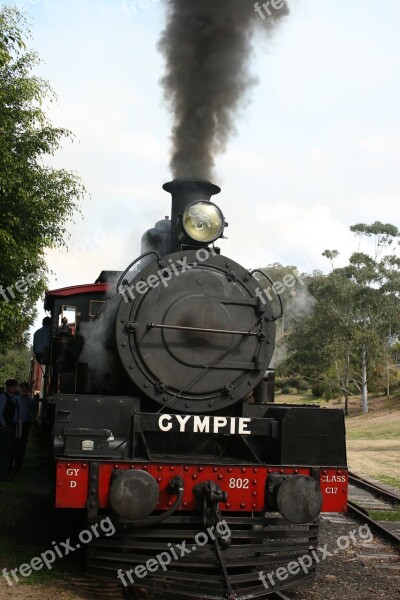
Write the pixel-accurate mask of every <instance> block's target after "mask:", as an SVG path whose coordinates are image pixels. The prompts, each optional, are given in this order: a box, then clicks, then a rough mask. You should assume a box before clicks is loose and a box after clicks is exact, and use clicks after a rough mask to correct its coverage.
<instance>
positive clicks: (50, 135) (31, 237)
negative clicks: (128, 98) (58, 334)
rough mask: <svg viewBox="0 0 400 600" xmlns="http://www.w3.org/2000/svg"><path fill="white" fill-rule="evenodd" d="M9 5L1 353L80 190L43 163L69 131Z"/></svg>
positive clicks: (2, 31)
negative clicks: (52, 116) (52, 111)
mask: <svg viewBox="0 0 400 600" xmlns="http://www.w3.org/2000/svg"><path fill="white" fill-rule="evenodd" d="M29 37H30V31H29V29H28V27H27V24H26V21H25V19H24V17H23V16H22V15H21V13H20V12H18V10H17V9H15V8H10V7H4V8H2V9H1V10H0V211H1V222H0V286H1V287H0V352H4V351H5V350H6V349H7V348H9V347H10V345H12V344H13V343H15V342H21V341H22V340H23V338H24V332H25V331H26V329H27V327H28V326H29V325H30V324H31V322H32V319H33V317H34V314H35V309H34V305H35V302H36V301H37V299H38V298H39V297H40V296H41V295H42V293H43V291H44V288H45V285H46V272H47V267H46V263H45V250H46V248H51V247H54V246H57V245H62V244H64V238H65V234H66V223H67V221H68V220H69V219H70V218H71V217H72V215H73V213H74V212H75V211H76V209H77V205H78V203H79V201H80V199H81V198H82V195H83V194H84V189H83V187H82V185H81V183H80V181H79V179H78V177H77V176H76V175H75V174H74V173H71V172H68V171H66V170H63V169H55V168H52V167H51V166H49V164H47V162H46V161H47V159H48V157H49V156H51V155H53V154H54V153H55V152H56V151H57V150H58V149H59V148H60V145H61V142H62V140H64V139H67V138H70V137H71V133H70V132H69V131H68V130H66V129H62V128H59V127H54V126H53V125H52V123H51V122H50V120H49V119H48V117H47V115H46V112H45V109H44V106H45V105H46V103H48V102H53V101H54V100H55V96H54V93H53V92H52V90H51V88H50V86H49V84H48V83H47V82H46V81H44V80H43V79H41V78H40V77H38V76H36V75H35V69H36V67H37V66H38V64H39V62H40V60H39V57H38V55H37V54H36V53H35V52H33V51H31V50H28V49H26V40H27V39H28V38H29Z"/></svg>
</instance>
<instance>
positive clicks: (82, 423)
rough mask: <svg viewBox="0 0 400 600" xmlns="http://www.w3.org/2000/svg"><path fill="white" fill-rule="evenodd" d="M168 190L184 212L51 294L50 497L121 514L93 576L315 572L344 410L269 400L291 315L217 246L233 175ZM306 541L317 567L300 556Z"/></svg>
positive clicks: (91, 560)
mask: <svg viewBox="0 0 400 600" xmlns="http://www.w3.org/2000/svg"><path fill="white" fill-rule="evenodd" d="M164 190H166V191H167V192H169V193H170V194H171V196H172V208H171V218H167V217H166V218H165V219H164V220H162V221H159V222H158V223H157V224H156V226H155V227H154V228H152V229H150V230H149V231H147V232H146V233H145V234H144V236H143V238H142V254H141V256H140V257H139V259H137V260H135V261H134V262H133V263H132V264H131V265H129V267H128V268H127V269H126V271H124V272H104V271H103V272H102V273H101V275H100V277H99V278H98V279H97V280H96V282H95V283H94V284H89V285H80V286H75V287H69V288H63V289H58V290H53V291H49V292H48V293H47V295H46V298H45V309H46V310H47V311H49V312H50V314H51V319H52V334H51V343H50V348H49V353H48V356H47V358H46V359H45V360H43V362H44V363H46V367H45V370H44V371H45V378H44V382H43V398H44V410H43V420H44V422H45V423H47V427H48V431H51V436H52V448H53V455H54V463H55V476H54V478H55V507H56V508H57V509H59V510H60V511H61V510H63V509H83V510H86V511H87V518H88V521H89V522H90V523H96V522H99V521H101V519H104V518H105V517H106V516H107V517H108V518H110V519H111V520H112V522H113V524H114V526H115V530H116V532H115V534H114V535H113V536H112V537H106V536H104V537H98V538H96V540H94V541H93V542H92V543H91V545H90V546H89V548H88V556H87V569H88V571H89V573H90V574H92V575H93V576H95V577H99V578H106V579H107V578H108V579H113V580H116V578H119V579H120V580H121V581H122V582H123V583H124V585H130V586H134V587H135V586H136V587H138V588H147V589H149V590H151V591H152V593H154V594H156V593H166V592H172V593H174V594H178V595H182V596H188V597H200V596H201V597H203V598H207V599H210V600H211V599H213V600H220V599H223V598H230V599H233V598H238V599H240V598H243V599H244V598H246V599H251V598H262V597H266V596H268V595H269V594H270V593H271V592H275V591H277V590H278V589H282V588H287V587H290V586H293V585H295V584H296V583H299V582H301V581H303V580H304V579H306V578H308V577H311V576H312V575H313V573H314V571H315V566H316V565H315V559H314V555H315V554H314V555H313V549H314V547H315V545H316V543H317V536H318V520H319V514H320V513H321V512H345V511H346V509H347V469H346V449H345V428H344V417H343V412H342V411H341V410H335V409H332V410H324V409H321V408H318V407H315V406H295V405H287V404H282V405H279V404H276V403H274V391H273V383H274V382H273V373H272V372H271V371H269V370H268V369H269V366H270V364H271V359H272V355H273V352H274V347H275V321H276V319H277V318H278V317H279V315H276V314H274V309H273V306H272V305H271V302H270V300H269V298H268V297H267V296H266V295H265V294H263V292H262V290H261V289H260V281H259V279H257V277H256V275H257V274H256V272H252V271H248V270H246V269H245V268H243V267H242V266H241V265H240V264H238V263H236V262H235V261H234V260H232V259H231V258H227V257H225V256H223V255H221V254H220V251H219V249H218V248H216V247H215V242H216V240H218V239H219V238H221V237H222V236H223V233H224V229H225V226H226V223H225V219H224V215H223V213H222V211H221V209H220V208H219V207H218V206H217V205H216V204H215V203H213V202H211V198H212V196H214V195H215V194H217V193H219V192H220V188H219V187H217V186H216V185H213V184H212V183H210V182H208V181H204V180H179V179H177V180H174V181H172V182H169V183H167V184H165V185H164ZM186 544H187V546H186ZM184 545H185V553H184V555H182V553H180V554H179V553H178V552H177V550H176V548H178V547H179V548H182V547H184ZM188 549H189V550H188ZM166 552H167V553H168V555H169V560H168V561H167V562H168V566H166V564H165V560H166V559H164V565H163V564H162V561H161V560H159V557H160V556H164V557H165V553H166ZM305 555H307V556H309V557H310V560H309V563H310V566H309V568H308V569H307V570H305V569H301V568H300V566H299V565H297V567H298V568H295V567H293V566H292V568H290V565H293V564H295V563H293V561H296V559H297V558H298V557H299V556H305ZM280 567H281V568H282V567H284V570H283V571H282V569H281V570H279V568H280ZM277 574H279V576H278V575H277Z"/></svg>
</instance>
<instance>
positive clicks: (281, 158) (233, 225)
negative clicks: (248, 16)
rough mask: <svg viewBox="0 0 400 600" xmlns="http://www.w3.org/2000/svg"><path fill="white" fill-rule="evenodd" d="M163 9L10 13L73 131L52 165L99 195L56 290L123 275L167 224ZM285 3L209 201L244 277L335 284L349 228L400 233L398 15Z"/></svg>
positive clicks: (337, 4)
mask: <svg viewBox="0 0 400 600" xmlns="http://www.w3.org/2000/svg"><path fill="white" fill-rule="evenodd" d="M166 1H167V0H158V1H157V0H13V1H11V0H8V1H6V2H4V1H3V4H9V5H14V6H15V5H16V6H18V7H19V8H20V9H23V10H24V11H25V12H26V13H27V15H28V18H29V20H30V24H31V29H32V33H33V39H32V41H31V46H32V47H33V48H35V49H36V50H37V51H38V53H39V55H40V57H41V58H42V60H43V63H42V64H41V66H40V68H38V74H40V75H41V76H42V77H44V78H45V79H47V80H48V81H49V82H50V84H51V86H52V88H53V89H54V90H55V92H56V94H57V96H58V100H57V103H56V104H51V105H50V106H49V107H48V114H49V116H50V118H51V119H52V121H53V123H54V125H57V126H62V127H66V128H68V129H70V130H72V131H73V133H74V134H75V141H74V142H73V143H69V142H66V143H64V144H63V147H62V149H60V150H59V152H58V153H57V155H56V157H55V158H54V159H53V160H52V164H53V165H54V166H56V167H60V168H66V169H70V170H74V171H76V172H77V173H78V174H79V175H80V177H81V179H82V181H83V183H84V185H85V187H86V189H87V191H88V195H87V198H86V200H85V202H84V203H83V204H82V206H81V211H82V215H81V216H80V215H76V217H75V223H67V224H66V227H67V230H68V231H69V234H70V238H69V240H68V241H67V245H68V252H67V251H63V252H61V251H58V250H51V251H49V252H48V255H47V259H48V264H49V267H50V269H51V271H52V273H51V275H50V288H58V287H63V286H68V285H74V284H78V283H89V282H91V281H94V280H95V279H96V277H97V276H98V274H99V273H100V271H102V270H107V269H109V270H124V268H125V267H126V266H127V265H128V264H129V263H130V262H131V261H132V260H133V259H134V258H135V257H136V256H138V255H139V254H140V238H141V235H142V233H143V232H144V231H145V230H146V229H148V228H150V227H152V226H153V225H154V223H155V222H156V221H157V220H159V219H162V218H163V217H164V216H165V215H168V214H169V212H170V196H169V195H168V194H166V193H165V192H164V191H163V190H162V188H161V186H162V184H163V183H164V182H166V181H169V180H170V179H171V174H170V170H169V148H170V144H169V135H170V129H171V116H170V114H169V112H168V107H167V105H166V102H165V100H164V98H163V92H162V89H161V86H160V83H159V81H160V78H161V77H162V75H163V59H162V57H161V55H160V54H159V52H158V50H157V41H158V39H159V36H160V33H161V31H162V29H163V27H164V23H165V14H164V9H165V3H166ZM216 1H217V0H216ZM288 4H289V7H290V9H291V14H290V16H289V17H288V18H287V19H286V20H285V21H284V22H283V23H282V24H281V25H280V26H279V28H278V29H277V30H276V32H275V33H274V36H273V37H272V38H269V39H266V38H265V36H263V37H257V38H255V39H254V40H253V45H254V53H253V60H252V65H251V71H252V73H253V74H254V75H255V76H256V77H257V78H258V80H259V83H258V85H257V86H256V87H254V89H253V90H252V91H251V93H250V94H249V98H248V99H249V102H248V105H247V107H246V108H245V109H244V110H242V111H241V112H240V113H239V114H238V116H237V120H236V127H237V134H236V136H235V137H233V138H232V139H231V140H230V142H229V145H228V149H227V152H226V153H225V154H224V155H223V156H220V157H219V158H218V160H217V166H216V170H217V177H216V180H215V183H217V184H219V185H220V186H221V187H222V193H221V194H220V195H219V196H218V197H214V201H216V202H217V204H218V205H219V206H220V207H221V208H222V210H223V212H224V214H225V217H226V220H227V221H228V222H229V228H228V229H227V232H226V235H227V236H228V239H227V240H224V241H222V242H221V249H222V252H223V253H224V254H225V255H227V256H230V257H231V258H233V259H234V260H236V261H237V262H239V263H241V264H243V265H244V266H246V267H263V266H266V265H268V264H271V263H273V262H281V263H283V264H290V265H296V266H297V267H298V268H299V269H300V271H303V272H304V271H306V272H311V271H312V270H314V269H322V270H324V271H327V270H329V263H328V261H327V259H326V258H324V257H322V252H323V251H324V250H325V249H337V250H339V251H340V253H341V254H340V256H339V259H338V262H337V265H338V266H340V265H341V264H345V262H346V260H347V259H348V257H349V255H350V254H351V253H352V252H353V251H355V250H356V248H357V246H356V240H355V238H354V236H353V234H351V232H350V231H349V227H350V225H352V224H355V223H359V222H365V223H372V222H373V221H375V220H379V221H383V222H389V223H393V224H395V225H397V226H399V227H400V211H399V208H398V203H399V198H400V122H399V107H400V97H399V95H400V94H399V92H400V85H399V83H400V82H399V78H400V68H399V67H400V65H399V62H400V36H399V35H398V24H399V22H400V3H399V2H398V1H397V0H382V1H381V2H376V0H288ZM250 6H251V5H250ZM259 18H260V17H259V16H257V14H256V13H254V19H259ZM365 249H367V248H365ZM42 316H43V313H41V314H39V318H41V317H42Z"/></svg>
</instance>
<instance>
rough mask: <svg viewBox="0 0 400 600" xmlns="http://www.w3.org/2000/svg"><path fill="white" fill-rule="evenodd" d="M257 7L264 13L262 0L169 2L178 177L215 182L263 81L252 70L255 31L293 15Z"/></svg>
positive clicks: (168, 84) (168, 82)
mask: <svg viewBox="0 0 400 600" xmlns="http://www.w3.org/2000/svg"><path fill="white" fill-rule="evenodd" d="M257 6H258V7H259V9H260V11H259V12H260V13H261V14H259V13H257V12H256V10H255V4H254V0H168V9H167V10H168V17H167V19H168V21H167V25H166V28H165V30H164V32H163V34H162V37H161V40H160V43H159V47H160V49H161V51H162V53H163V54H164V56H165V59H166V75H165V77H164V78H163V80H162V83H163V86H164V89H165V97H166V100H167V102H168V103H169V104H170V107H171V111H172V114H173V132H172V142H173V148H172V158H171V168H172V171H173V175H174V177H200V178H204V179H212V178H213V174H214V173H213V169H214V164H215V156H216V155H217V154H219V153H221V152H223V151H224V150H225V148H226V144H227V141H228V139H229V137H230V135H231V134H233V133H235V130H236V128H235V117H236V114H237V111H238V109H239V108H241V106H242V105H243V104H244V103H245V102H246V100H247V94H246V92H247V91H248V90H249V89H250V88H251V87H252V86H253V85H254V84H255V83H256V81H257V80H256V79H255V78H254V77H253V76H252V75H251V73H249V63H250V57H251V54H252V50H253V43H252V42H253V39H254V34H255V32H256V30H264V32H265V34H266V35H267V36H269V35H271V33H272V31H273V29H274V28H275V26H276V25H277V23H278V22H279V21H280V20H281V19H282V18H284V17H285V16H286V15H287V14H288V12H289V10H288V6H287V2H286V0H271V1H270V2H266V3H265V7H266V8H265V7H264V6H263V3H262V2H260V3H259V4H257ZM276 6H279V7H280V8H279V9H276V8H274V7H276ZM263 17H264V18H263Z"/></svg>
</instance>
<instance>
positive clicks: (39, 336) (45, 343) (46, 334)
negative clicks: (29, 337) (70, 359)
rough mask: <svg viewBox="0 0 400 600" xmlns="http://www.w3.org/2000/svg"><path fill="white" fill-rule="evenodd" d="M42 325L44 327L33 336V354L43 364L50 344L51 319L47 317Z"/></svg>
mask: <svg viewBox="0 0 400 600" xmlns="http://www.w3.org/2000/svg"><path fill="white" fill-rule="evenodd" d="M42 325H43V327H41V328H40V329H38V330H37V331H35V333H34V334H33V353H34V355H35V358H36V360H37V361H38V362H39V363H41V362H42V359H43V354H45V352H46V350H47V349H48V347H49V344H50V337H51V318H50V317H45V318H44V319H43V321H42Z"/></svg>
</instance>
